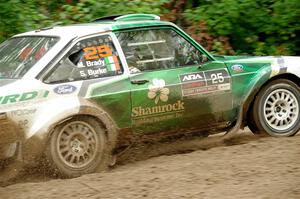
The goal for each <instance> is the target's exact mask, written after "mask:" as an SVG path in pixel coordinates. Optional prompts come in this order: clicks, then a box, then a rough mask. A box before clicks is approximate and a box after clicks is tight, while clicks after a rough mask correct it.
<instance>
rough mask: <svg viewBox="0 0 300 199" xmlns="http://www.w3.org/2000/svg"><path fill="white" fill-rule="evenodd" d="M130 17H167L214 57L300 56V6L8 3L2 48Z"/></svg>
mask: <svg viewBox="0 0 300 199" xmlns="http://www.w3.org/2000/svg"><path fill="white" fill-rule="evenodd" d="M125 13H153V14H158V15H161V16H162V18H163V19H166V20H169V21H173V22H175V23H176V24H178V25H180V26H182V27H184V29H185V30H186V31H187V32H188V33H189V34H191V35H192V36H193V37H194V38H195V39H196V40H197V41H198V42H200V43H201V44H202V45H203V46H204V47H205V48H207V50H209V51H212V52H213V53H220V54H233V53H235V54H255V55H270V54H272V55H279V54H285V55H300V3H299V0H214V1H212V0H157V1H152V0H129V1H121V0H101V1H99V0H54V1H46V0H7V1H5V2H0V17H1V20H0V42H1V41H3V40H4V39H7V38H9V37H10V36H12V35H14V34H16V33H20V32H25V31H28V30H32V29H37V28H41V27H46V26H51V25H53V24H56V23H62V24H72V23H87V22H90V21H92V20H93V19H95V18H98V17H102V16H107V15H116V14H125Z"/></svg>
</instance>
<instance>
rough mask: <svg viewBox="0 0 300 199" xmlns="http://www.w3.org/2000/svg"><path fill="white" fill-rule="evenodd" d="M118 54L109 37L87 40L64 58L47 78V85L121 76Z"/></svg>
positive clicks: (77, 44)
mask: <svg viewBox="0 0 300 199" xmlns="http://www.w3.org/2000/svg"><path fill="white" fill-rule="evenodd" d="M122 73H123V69H122V66H121V62H120V59H119V55H118V52H117V51H116V48H115V46H114V44H113V42H112V39H111V37H110V36H109V35H103V36H98V37H93V38H89V39H85V40H82V41H79V42H78V43H76V45H75V46H73V48H72V49H71V50H70V51H69V52H68V53H67V54H66V56H64V58H63V59H61V60H60V61H59V63H58V64H57V65H56V66H55V67H54V69H53V70H52V72H50V73H49V75H48V76H47V77H46V80H45V82H46V83H60V82H70V81H77V80H86V79H94V78H101V77H109V76H114V75H120V74H122Z"/></svg>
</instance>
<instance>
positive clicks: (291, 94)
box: [249, 79, 300, 137]
mask: <svg viewBox="0 0 300 199" xmlns="http://www.w3.org/2000/svg"><path fill="white" fill-rule="evenodd" d="M299 105H300V88H299V86H297V85H296V84H295V83H294V82H292V81H289V80H286V79H277V80H274V81H272V82H270V83H269V84H267V85H266V86H264V87H263V88H262V90H261V91H260V92H259V93H258V95H257V97H256V99H255V101H254V104H253V107H252V110H250V111H251V112H250V114H251V115H250V120H251V121H249V126H250V127H251V128H250V129H251V130H252V131H254V133H257V134H268V135H271V136H277V137H281V136H293V135H295V134H296V133H297V132H298V131H299V129H300V113H299V111H300V109H299Z"/></svg>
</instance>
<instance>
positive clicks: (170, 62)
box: [116, 29, 207, 73]
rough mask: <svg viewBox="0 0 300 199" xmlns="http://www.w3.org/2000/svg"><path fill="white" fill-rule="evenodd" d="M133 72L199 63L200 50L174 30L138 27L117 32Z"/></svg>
mask: <svg viewBox="0 0 300 199" xmlns="http://www.w3.org/2000/svg"><path fill="white" fill-rule="evenodd" d="M116 35H117V38H118V40H119V42H120V45H121V47H122V49H123V52H124V54H125V57H126V60H127V64H128V67H129V70H130V72H131V73H136V72H140V71H151V70H161V69H170V68H179V67H185V66H191V65H200V64H202V63H204V62H206V61H207V57H206V55H205V54H203V53H201V52H200V51H199V50H198V49H196V48H195V47H194V46H193V45H191V44H190V43H189V42H188V41H186V40H185V39H184V38H183V37H181V36H180V35H179V34H178V33H176V32H175V31H173V30H171V29H160V30H159V29H157V30H136V31H129V32H120V33H117V34H116Z"/></svg>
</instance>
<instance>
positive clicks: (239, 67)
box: [231, 64, 244, 73]
mask: <svg viewBox="0 0 300 199" xmlns="http://www.w3.org/2000/svg"><path fill="white" fill-rule="evenodd" d="M231 69H232V70H233V71H235V72H238V73H241V72H244V66H243V65H240V64H235V65H232V66H231Z"/></svg>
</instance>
